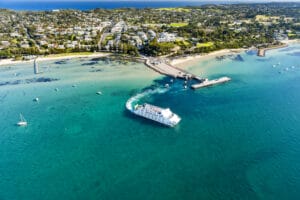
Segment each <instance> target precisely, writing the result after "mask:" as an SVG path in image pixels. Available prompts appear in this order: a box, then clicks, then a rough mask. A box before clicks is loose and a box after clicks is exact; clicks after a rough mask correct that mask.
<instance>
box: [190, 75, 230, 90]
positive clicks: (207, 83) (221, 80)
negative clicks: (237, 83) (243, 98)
mask: <svg viewBox="0 0 300 200" xmlns="http://www.w3.org/2000/svg"><path fill="white" fill-rule="evenodd" d="M230 80H231V78H229V77H226V76H224V77H221V78H218V79H213V80H208V79H205V80H204V81H203V82H201V83H197V84H194V85H192V86H191V88H193V89H198V88H203V87H208V86H211V85H216V84H219V83H225V82H228V81H230Z"/></svg>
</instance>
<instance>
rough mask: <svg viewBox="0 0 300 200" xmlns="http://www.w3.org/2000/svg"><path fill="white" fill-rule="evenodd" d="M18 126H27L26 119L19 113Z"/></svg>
mask: <svg viewBox="0 0 300 200" xmlns="http://www.w3.org/2000/svg"><path fill="white" fill-rule="evenodd" d="M17 125H18V126H27V121H26V120H25V118H24V117H23V115H22V114H21V113H20V121H19V122H18V123H17Z"/></svg>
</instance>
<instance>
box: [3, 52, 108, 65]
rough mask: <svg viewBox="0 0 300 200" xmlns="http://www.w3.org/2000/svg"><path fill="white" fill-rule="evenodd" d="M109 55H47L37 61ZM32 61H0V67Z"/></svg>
mask: <svg viewBox="0 0 300 200" xmlns="http://www.w3.org/2000/svg"><path fill="white" fill-rule="evenodd" d="M110 55H111V53H91V54H78V55H72V54H70V55H59V54H58V55H55V54H54V55H49V56H41V57H38V59H37V60H38V61H50V60H62V59H72V58H95V57H105V56H110ZM31 62H33V60H32V59H31V60H13V59H2V60H1V59H0V66H2V65H14V64H22V63H31Z"/></svg>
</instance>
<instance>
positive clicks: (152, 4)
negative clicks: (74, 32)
mask: <svg viewBox="0 0 300 200" xmlns="http://www.w3.org/2000/svg"><path fill="white" fill-rule="evenodd" d="M224 3H227V4H228V3H234V2H228V1H198V2H191V1H164V2H157V1H146V2H137V1H116V2H111V1H105V2H103V1H102V2H90V1H85V2H78V1H69V2H50V1H44V2H27V1H24V2H14V1H13V2H12V1H9V0H5V1H0V8H7V9H13V10H52V9H79V10H89V9H95V8H105V9H114V8H161V7H181V6H201V5H205V4H224Z"/></svg>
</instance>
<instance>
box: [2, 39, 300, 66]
mask: <svg viewBox="0 0 300 200" xmlns="http://www.w3.org/2000/svg"><path fill="white" fill-rule="evenodd" d="M299 42H300V40H299V39H295V40H285V41H282V43H285V44H287V45H289V44H295V43H299ZM246 50H247V49H243V48H240V49H222V50H219V51H214V52H211V53H206V54H200V55H199V54H198V55H187V56H184V57H179V58H174V59H172V60H171V64H172V65H174V66H176V67H184V66H186V65H193V64H196V63H198V62H199V61H203V60H206V59H211V58H213V57H216V56H223V55H228V54H238V53H241V52H243V51H246ZM110 55H111V53H103V52H101V53H99V52H98V53H92V54H87V55H84V54H79V55H72V54H71V55H49V56H43V57H39V58H38V61H49V60H60V59H71V58H93V57H104V56H110ZM30 62H33V60H25V61H24V60H19V61H14V60H13V59H2V60H1V59H0V66H3V65H13V64H20V63H30Z"/></svg>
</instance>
